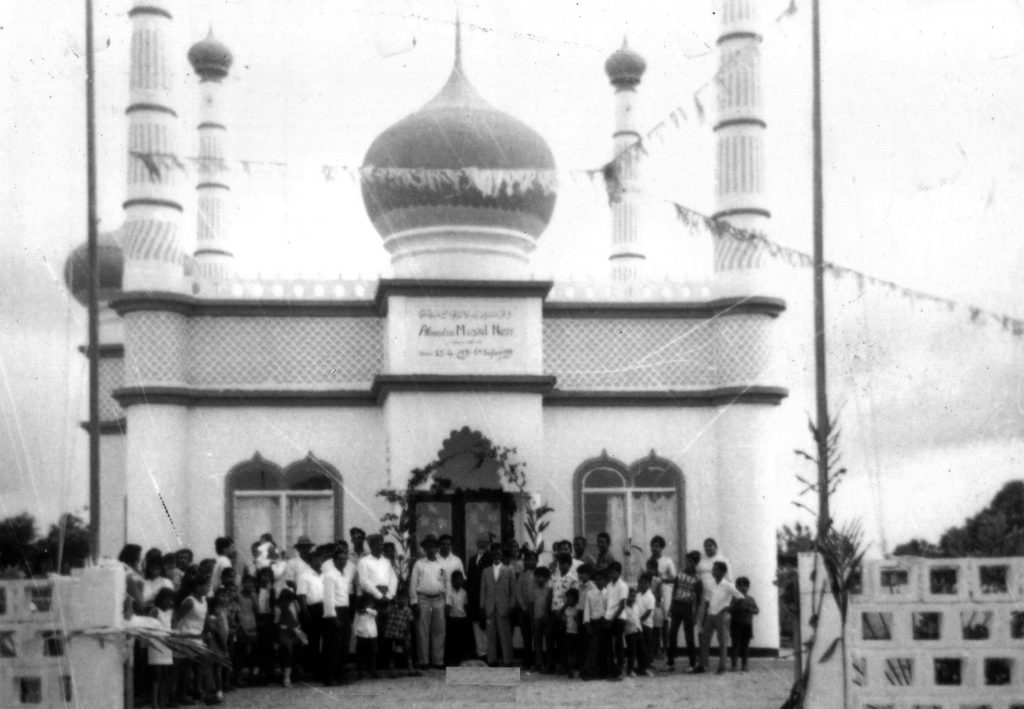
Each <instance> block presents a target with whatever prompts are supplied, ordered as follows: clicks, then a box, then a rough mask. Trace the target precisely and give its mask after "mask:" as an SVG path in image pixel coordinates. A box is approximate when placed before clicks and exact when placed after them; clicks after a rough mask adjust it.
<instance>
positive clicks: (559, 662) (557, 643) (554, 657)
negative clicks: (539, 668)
mask: <svg viewBox="0 0 1024 709" xmlns="http://www.w3.org/2000/svg"><path fill="white" fill-rule="evenodd" d="M545 635H546V639H547V646H548V656H547V671H548V672H556V671H557V670H558V669H559V668H563V669H564V668H565V625H563V623H562V618H561V617H560V616H557V615H553V616H551V617H550V618H548V624H547V632H546V633H545Z"/></svg>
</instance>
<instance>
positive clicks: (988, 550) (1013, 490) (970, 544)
mask: <svg viewBox="0 0 1024 709" xmlns="http://www.w3.org/2000/svg"><path fill="white" fill-rule="evenodd" d="M893 554H894V555H896V556H927V557H958V556H990V557H991V556H1024V480H1014V481H1012V482H1008V483H1006V485H1004V486H1003V489H1002V490H1000V491H999V492H997V493H996V495H995V497H993V498H992V502H991V503H990V504H989V505H988V507H986V508H985V509H983V510H982V511H981V512H979V513H978V514H976V515H974V516H973V517H970V518H968V519H966V520H965V521H964V524H963V525H962V526H959V527H950V528H949V529H947V530H946V531H945V533H943V535H942V537H941V538H940V539H939V543H938V544H932V543H931V542H928V541H926V540H924V539H912V540H911V541H909V542H907V543H905V544H900V545H899V546H897V547H896V548H895V549H894V550H893Z"/></svg>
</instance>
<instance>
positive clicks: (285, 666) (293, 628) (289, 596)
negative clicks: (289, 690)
mask: <svg viewBox="0 0 1024 709" xmlns="http://www.w3.org/2000/svg"><path fill="white" fill-rule="evenodd" d="M274 625H275V626H276V627H277V631H278V635H277V640H278V647H279V649H280V653H279V655H280V657H279V659H280V662H281V672H282V674H283V675H284V677H283V679H282V681H281V683H282V684H283V685H284V686H285V687H291V686H292V666H293V665H294V664H295V656H296V653H297V652H299V651H300V650H301V649H302V648H303V647H305V645H306V635H305V633H304V632H303V631H302V629H301V628H300V627H299V602H298V600H297V599H296V598H295V592H294V591H292V589H291V588H290V587H285V588H283V589H282V590H281V593H280V594H278V597H277V607H276V608H275V609H274Z"/></svg>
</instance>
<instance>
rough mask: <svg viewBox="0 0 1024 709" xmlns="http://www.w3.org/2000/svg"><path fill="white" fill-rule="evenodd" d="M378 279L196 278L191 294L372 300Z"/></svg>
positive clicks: (202, 296) (209, 296) (199, 295)
mask: <svg viewBox="0 0 1024 709" xmlns="http://www.w3.org/2000/svg"><path fill="white" fill-rule="evenodd" d="M376 293H377V280H376V279H374V280H368V279H354V280H352V279H340V278H339V279H321V278H287V277H275V278H251V279H233V280H201V279H200V280H196V281H194V282H193V284H192V294H193V295H194V296H196V297H197V298H204V299H216V300H235V299H238V300H253V299H263V298H266V299H274V300H325V301H328V300H329V301H336V300H354V301H365V300H373V297H374V295H376Z"/></svg>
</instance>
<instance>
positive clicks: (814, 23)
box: [811, 0, 832, 539]
mask: <svg viewBox="0 0 1024 709" xmlns="http://www.w3.org/2000/svg"><path fill="white" fill-rule="evenodd" d="M811 44H812V60H811V64H812V83H813V86H812V93H811V96H812V98H811V112H812V115H811V126H812V131H813V134H814V157H813V160H814V187H813V191H814V378H815V393H816V398H817V419H818V422H817V431H818V434H817V441H816V442H817V444H818V538H819V539H823V538H824V537H825V536H826V535H827V534H828V530H829V528H830V527H831V526H832V517H831V514H830V513H829V505H828V485H829V480H828V435H829V417H828V392H827V387H826V384H827V380H826V378H825V260H824V231H825V225H824V216H825V200H824V196H823V188H822V178H823V176H822V159H821V26H820V19H819V16H818V0H812V1H811Z"/></svg>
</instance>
